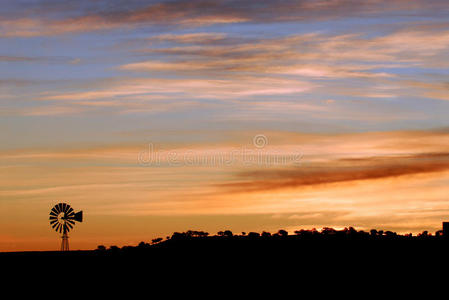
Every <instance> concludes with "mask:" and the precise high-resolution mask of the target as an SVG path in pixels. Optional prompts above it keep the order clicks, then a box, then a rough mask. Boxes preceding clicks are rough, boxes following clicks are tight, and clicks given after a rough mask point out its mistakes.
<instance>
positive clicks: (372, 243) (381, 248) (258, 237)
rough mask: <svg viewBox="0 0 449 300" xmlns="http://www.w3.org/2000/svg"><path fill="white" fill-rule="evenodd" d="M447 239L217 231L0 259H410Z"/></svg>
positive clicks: (444, 248)
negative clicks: (394, 257) (390, 257)
mask: <svg viewBox="0 0 449 300" xmlns="http://www.w3.org/2000/svg"><path fill="white" fill-rule="evenodd" d="M448 250H449V238H447V237H446V236H443V231H437V232H436V233H435V234H431V233H428V232H427V231H424V232H422V233H421V234H418V235H412V234H406V235H400V234H397V233H395V232H392V231H383V230H375V229H373V230H370V231H369V232H367V231H363V230H359V231H358V230H356V229H354V228H353V227H348V228H345V229H343V230H335V229H333V228H323V229H322V230H321V231H317V230H315V229H312V230H298V231H295V232H294V233H293V234H289V233H288V232H287V231H285V230H279V231H278V232H276V233H274V234H272V233H269V232H262V233H258V232H249V233H245V232H242V233H240V234H234V233H233V232H231V231H230V230H225V231H220V232H218V233H217V234H216V235H213V236H211V235H210V234H209V233H207V232H204V231H193V230H189V231H186V232H175V233H173V234H172V236H171V237H166V238H155V239H153V240H152V241H151V242H140V243H139V244H138V245H135V246H123V247H118V246H115V245H112V246H104V245H99V246H98V247H97V249H95V250H83V251H69V252H61V251H42V252H4V253H0V260H2V259H5V258H8V259H10V258H20V259H40V260H46V259H52V258H57V259H64V258H70V259H77V260H90V259H92V258H94V259H110V258H113V259H116V260H123V259H139V260H152V259H159V258H164V257H170V259H180V260H185V259H186V258H191V259H197V260H198V261H202V258H206V257H209V258H210V257H212V258H216V259H218V258H220V259H222V260H226V259H241V258H242V257H244V256H246V257H247V258H249V259H251V258H254V257H263V258H264V259H269V258H270V259H273V258H274V259H278V258H285V257H298V256H301V255H310V256H314V257H318V256H321V259H325V258H328V257H330V256H333V257H336V256H338V255H340V257H343V256H344V257H346V256H348V255H350V258H351V259H356V258H363V257H370V258H371V259H372V258H373V257H378V258H380V257H382V256H384V257H388V256H391V255H402V256H404V257H405V256H408V255H415V256H417V257H420V256H422V255H423V254H426V253H432V255H442V256H447V255H449V251H448Z"/></svg>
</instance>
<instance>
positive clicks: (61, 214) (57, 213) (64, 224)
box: [50, 203, 83, 251]
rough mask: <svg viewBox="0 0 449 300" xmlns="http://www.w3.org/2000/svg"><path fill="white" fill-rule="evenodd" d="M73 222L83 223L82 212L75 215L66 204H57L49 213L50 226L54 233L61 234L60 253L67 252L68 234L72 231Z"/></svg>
mask: <svg viewBox="0 0 449 300" xmlns="http://www.w3.org/2000/svg"><path fill="white" fill-rule="evenodd" d="M75 221H76V222H83V211H79V212H77V213H75V211H74V210H73V208H72V207H70V205H68V204H66V203H58V204H56V205H55V206H54V207H53V208H52V209H51V211H50V226H51V227H52V228H53V229H54V230H56V232H59V233H62V236H61V238H62V243H61V251H69V236H68V233H69V231H70V229H73V226H74V225H75Z"/></svg>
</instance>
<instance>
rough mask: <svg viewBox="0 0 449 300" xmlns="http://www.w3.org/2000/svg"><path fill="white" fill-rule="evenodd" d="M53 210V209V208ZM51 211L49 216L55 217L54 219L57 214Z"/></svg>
mask: <svg viewBox="0 0 449 300" xmlns="http://www.w3.org/2000/svg"><path fill="white" fill-rule="evenodd" d="M53 209H54V208H53ZM53 209H52V210H51V211H50V216H55V217H57V216H58V214H57V213H56V210H55V211H53Z"/></svg>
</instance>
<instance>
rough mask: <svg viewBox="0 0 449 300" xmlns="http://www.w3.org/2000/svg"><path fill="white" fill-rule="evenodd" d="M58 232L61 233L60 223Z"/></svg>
mask: <svg viewBox="0 0 449 300" xmlns="http://www.w3.org/2000/svg"><path fill="white" fill-rule="evenodd" d="M59 233H62V225H59Z"/></svg>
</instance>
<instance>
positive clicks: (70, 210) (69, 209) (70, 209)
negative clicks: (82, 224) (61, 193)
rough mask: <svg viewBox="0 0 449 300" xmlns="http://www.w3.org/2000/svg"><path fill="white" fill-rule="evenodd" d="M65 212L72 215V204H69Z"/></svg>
mask: <svg viewBox="0 0 449 300" xmlns="http://www.w3.org/2000/svg"><path fill="white" fill-rule="evenodd" d="M65 213H66V215H71V214H72V213H73V208H71V207H70V205H68V208H67V211H66V212H65Z"/></svg>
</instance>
